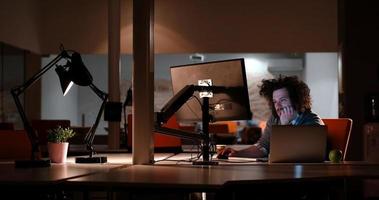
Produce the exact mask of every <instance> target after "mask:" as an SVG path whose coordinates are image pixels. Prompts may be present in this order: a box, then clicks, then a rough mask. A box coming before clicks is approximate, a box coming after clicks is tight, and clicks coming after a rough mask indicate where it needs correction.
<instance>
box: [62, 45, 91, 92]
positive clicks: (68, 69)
mask: <svg viewBox="0 0 379 200" xmlns="http://www.w3.org/2000/svg"><path fill="white" fill-rule="evenodd" d="M67 57H68V58H71V60H68V61H67V63H66V65H57V67H56V68H55V71H56V72H57V74H58V76H59V80H60V83H61V87H62V92H63V96H65V95H66V94H67V93H68V91H69V90H70V88H71V86H72V85H73V84H74V83H75V84H77V85H80V86H89V85H90V84H91V83H92V80H93V79H92V76H91V73H90V72H89V71H88V70H87V68H86V67H85V66H84V63H83V61H82V58H81V56H80V54H79V53H77V52H74V53H72V55H71V56H67Z"/></svg>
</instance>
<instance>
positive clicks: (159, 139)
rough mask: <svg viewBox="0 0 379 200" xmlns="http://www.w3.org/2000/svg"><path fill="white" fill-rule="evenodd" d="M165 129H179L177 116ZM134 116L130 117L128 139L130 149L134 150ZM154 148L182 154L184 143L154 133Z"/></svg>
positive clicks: (171, 119)
mask: <svg viewBox="0 0 379 200" xmlns="http://www.w3.org/2000/svg"><path fill="white" fill-rule="evenodd" d="M164 127H167V128H172V129H179V125H178V123H177V122H176V118H175V116H172V117H171V118H170V119H169V120H168V121H167V123H166V124H165V125H164ZM132 130H133V129H132V115H131V114H129V115H128V137H127V138H128V139H127V146H128V149H129V150H131V149H132V139H133V138H132ZM154 147H155V151H170V152H172V151H174V152H181V151H182V142H181V139H180V138H178V137H173V136H168V135H163V134H160V133H156V132H154Z"/></svg>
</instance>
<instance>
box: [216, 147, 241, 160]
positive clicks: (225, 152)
mask: <svg viewBox="0 0 379 200" xmlns="http://www.w3.org/2000/svg"><path fill="white" fill-rule="evenodd" d="M237 152H238V151H237V150H234V149H232V148H229V147H228V148H225V149H224V150H222V151H221V152H220V153H219V154H218V155H217V158H219V159H221V158H224V159H227V158H228V157H229V156H233V155H235V154H236V153H237Z"/></svg>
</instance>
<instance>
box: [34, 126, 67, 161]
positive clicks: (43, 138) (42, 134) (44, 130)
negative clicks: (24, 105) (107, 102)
mask: <svg viewBox="0 0 379 200" xmlns="http://www.w3.org/2000/svg"><path fill="white" fill-rule="evenodd" d="M31 125H32V127H33V129H34V130H35V132H36V134H37V135H38V140H39V147H40V151H41V155H42V156H47V155H48V151H47V134H48V130H49V129H55V128H57V127H58V126H61V127H63V128H67V127H70V120H64V119H62V120H59V119H58V120H55V119H53V120H45V119H41V120H40V119H38V120H32V122H31Z"/></svg>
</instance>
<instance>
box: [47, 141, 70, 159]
mask: <svg viewBox="0 0 379 200" xmlns="http://www.w3.org/2000/svg"><path fill="white" fill-rule="evenodd" d="M47 148H48V150H49V157H50V160H51V162H53V163H65V162H66V158H67V151H68V142H62V143H53V142H48V144H47Z"/></svg>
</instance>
